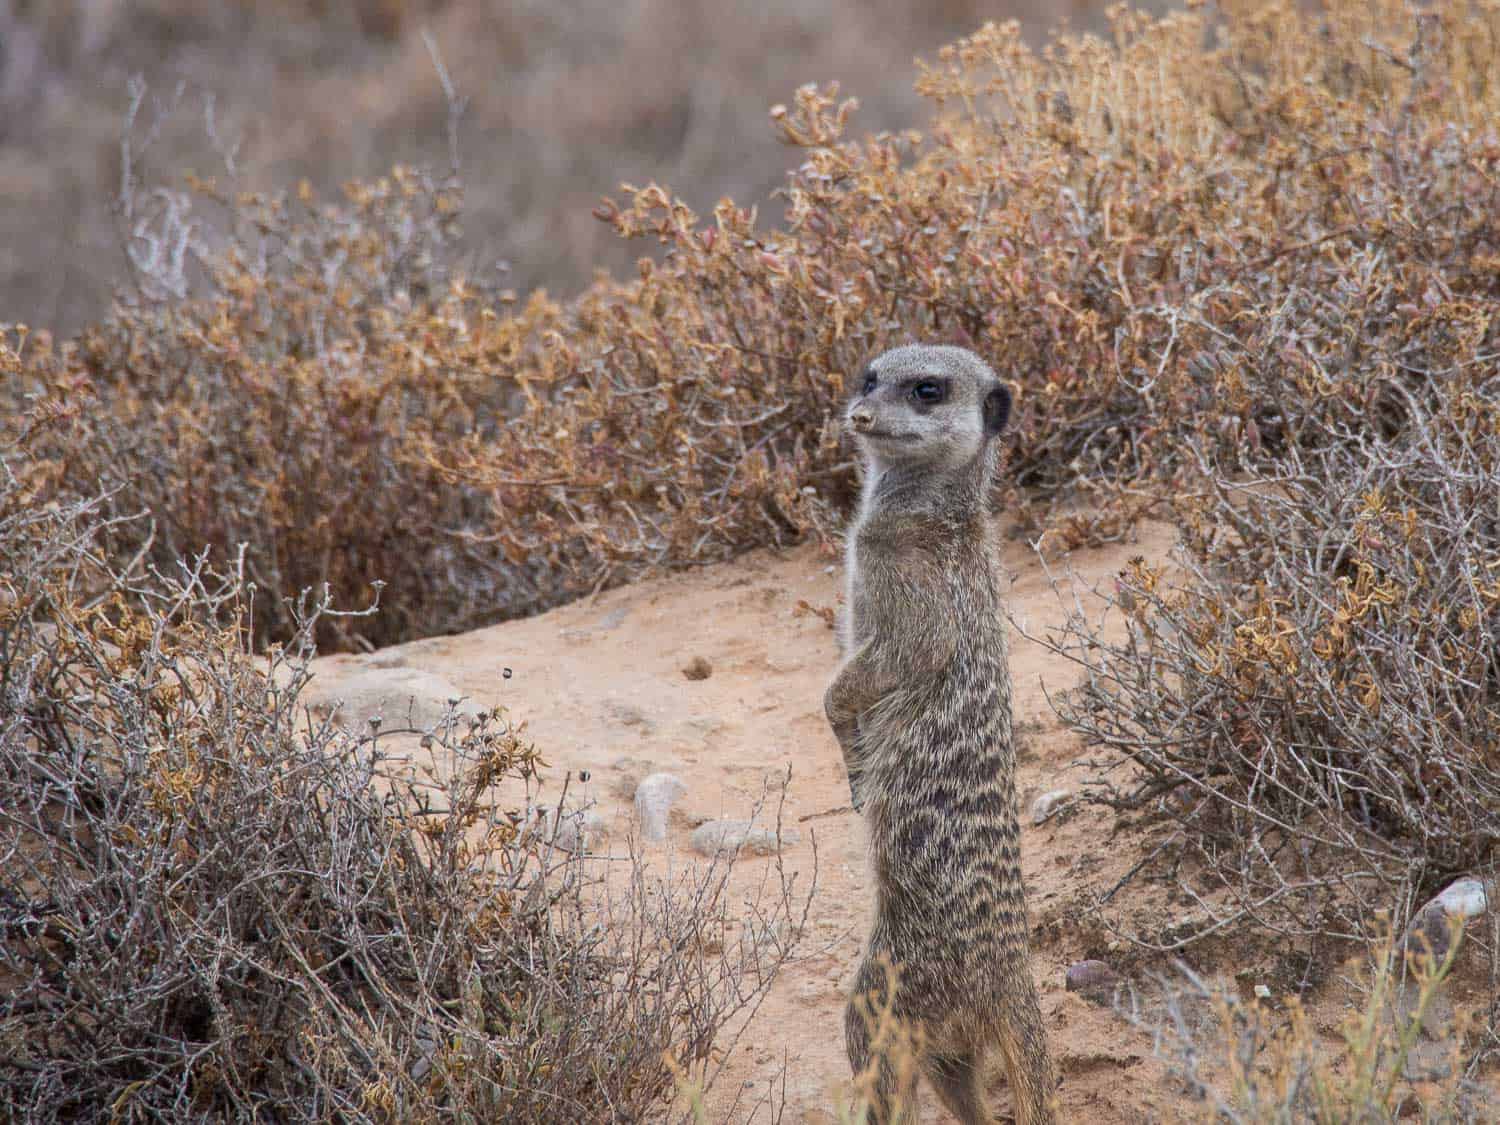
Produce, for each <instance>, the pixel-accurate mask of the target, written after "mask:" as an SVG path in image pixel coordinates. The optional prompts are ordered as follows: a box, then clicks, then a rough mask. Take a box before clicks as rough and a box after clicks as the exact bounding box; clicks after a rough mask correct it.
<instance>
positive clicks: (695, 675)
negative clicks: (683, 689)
mask: <svg viewBox="0 0 1500 1125" xmlns="http://www.w3.org/2000/svg"><path fill="white" fill-rule="evenodd" d="M682 674H683V676H685V677H686V678H687V679H689V680H706V679H708V677H710V676H712V675H713V674H714V666H713V665H712V664H710V663H709V662H708V661H707V660H705V659H704V658H703V657H701V656H695V657H693V658H692V659H691V660H689V661H688V662H687V663H686V664H684V665H683V666H682Z"/></svg>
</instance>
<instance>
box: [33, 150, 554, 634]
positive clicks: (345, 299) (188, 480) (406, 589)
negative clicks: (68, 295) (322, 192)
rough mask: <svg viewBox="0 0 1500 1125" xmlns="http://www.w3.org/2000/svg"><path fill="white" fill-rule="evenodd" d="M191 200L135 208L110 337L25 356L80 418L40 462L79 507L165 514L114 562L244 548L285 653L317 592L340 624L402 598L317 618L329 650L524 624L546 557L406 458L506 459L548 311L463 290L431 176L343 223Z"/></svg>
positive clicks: (102, 330)
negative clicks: (497, 304)
mask: <svg viewBox="0 0 1500 1125" xmlns="http://www.w3.org/2000/svg"><path fill="white" fill-rule="evenodd" d="M193 186H194V188H195V190H194V191H191V192H188V191H171V190H167V189H154V190H149V191H148V190H146V189H144V188H142V189H140V190H139V191H136V192H134V193H133V194H132V195H131V196H130V197H129V200H130V201H129V206H128V207H127V218H128V219H129V221H130V224H131V226H130V229H131V239H130V242H129V245H128V250H129V252H130V257H131V261H132V265H133V269H134V273H135V279H136V285H135V289H134V292H132V293H130V294H128V296H127V299H126V300H124V301H122V303H121V304H120V305H119V306H118V307H117V309H116V313H115V315H114V316H113V317H112V318H111V319H110V320H109V321H107V322H106V323H104V324H103V325H101V326H99V327H97V328H95V329H92V330H90V331H89V332H87V333H85V334H84V335H83V336H81V337H80V338H79V339H77V340H74V341H70V342H69V343H67V344H66V345H64V346H63V347H62V348H61V349H58V350H57V351H56V352H55V353H54V352H53V351H52V350H51V345H50V343H49V342H48V341H47V340H45V339H41V340H35V339H33V340H31V341H20V342H19V346H20V348H21V352H22V354H23V355H24V356H25V358H26V371H25V373H24V374H23V376H22V379H21V381H20V384H21V385H20V390H21V391H22V393H28V394H36V393H40V392H42V391H51V392H54V393H56V394H57V395H59V396H62V397H63V398H65V399H66V400H67V401H70V402H73V403H74V404H75V406H77V407H78V409H77V410H75V416H74V421H75V425H74V427H73V428H72V429H70V430H69V431H67V432H66V433H64V434H62V435H60V436H59V437H58V438H57V440H56V441H55V443H54V444H52V445H51V446H49V447H48V448H49V451H50V455H51V456H53V457H55V458H56V459H57V461H58V463H59V464H60V465H61V466H63V467H64V470H65V475H66V477H67V479H68V481H69V483H70V490H71V492H72V494H73V495H75V496H81V495H87V494H88V493H89V492H90V490H92V489H95V488H97V487H99V486H100V484H101V483H102V484H103V485H105V486H108V487H111V488H113V487H115V486H118V487H119V489H120V490H119V491H118V492H117V493H113V494H112V495H111V497H110V500H109V506H110V510H111V511H112V512H113V513H116V514H123V513H131V514H133V513H137V512H142V511H144V512H146V513H149V516H150V520H149V522H145V521H142V522H131V523H127V524H124V525H122V526H119V527H117V528H116V530H115V531H114V533H113V534H112V537H111V540H110V542H111V549H112V552H113V553H114V554H115V555H116V556H118V557H130V556H132V555H134V554H135V553H137V552H138V551H140V550H142V549H143V548H144V549H147V557H148V558H149V560H150V561H151V562H154V563H156V564H157V565H159V566H160V567H162V568H163V569H168V568H170V567H172V566H173V565H174V564H175V560H176V559H178V558H182V557H188V556H192V555H196V554H197V553H198V552H199V551H202V550H203V549H205V548H209V549H211V551H212V557H213V559H214V561H215V562H216V563H218V564H220V565H224V564H226V563H227V562H228V561H229V560H230V559H233V558H235V557H237V556H238V554H239V551H240V548H241V545H242V544H243V545H245V551H244V565H245V572H246V576H247V578H248V579H249V580H250V581H251V582H252V583H254V585H255V586H256V587H257V589H258V590H259V591H260V592H261V593H260V594H259V596H258V597H257V598H256V599H255V601H254V606H253V609H254V613H253V621H252V624H253V626H254V628H255V630H256V634H257V636H258V637H259V638H261V640H262V641H265V640H272V639H276V640H282V639H286V638H287V637H289V636H290V635H291V634H292V632H293V631H294V629H295V622H294V607H293V604H292V601H291V599H293V598H295V596H296V595H297V594H298V593H299V592H300V591H302V590H304V589H307V588H315V589H318V590H323V589H327V590H329V591H330V592H331V593H332V595H333V597H334V598H335V600H336V602H337V603H338V604H340V605H343V606H361V605H368V604H370V602H371V601H372V599H373V596H374V591H375V589H376V586H377V583H380V582H384V583H388V584H390V585H391V586H393V587H394V588H395V589H397V590H399V591H400V593H399V594H398V595H397V596H395V597H393V598H390V599H388V601H387V604H386V606H385V607H384V608H383V609H382V611H381V612H380V613H379V614H378V615H374V616H369V617H360V618H350V617H328V616H325V617H323V618H322V619H321V620H320V623H319V637H318V640H319V641H320V643H321V644H323V645H324V646H325V647H327V646H330V645H334V644H337V645H339V646H341V647H352V646H355V645H364V646H369V645H372V644H382V643H389V642H391V641H394V640H399V639H403V638H408V637H411V636H414V635H426V634H431V633H434V632H444V631H454V630H458V629H461V628H463V627H466V626H472V625H474V624H476V623H477V622H479V621H482V620H485V619H488V618H489V617H490V616H491V615H492V614H493V612H494V611H493V608H492V607H493V606H494V605H495V603H496V602H497V601H502V599H500V598H499V597H498V596H497V593H496V591H497V590H499V591H504V594H505V598H504V599H503V601H502V605H504V606H505V607H506V608H509V609H510V611H511V612H512V613H515V612H521V611H525V610H526V609H528V608H532V605H533V603H534V601H535V598H536V590H537V588H538V586H539V585H540V584H542V583H543V582H545V581H550V580H551V576H550V575H549V574H548V572H547V571H546V570H545V569H544V564H543V560H542V559H541V558H540V556H538V557H537V558H532V559H528V558H526V557H524V556H513V557H512V558H508V557H507V556H506V554H505V553H504V551H503V549H502V547H501V546H500V545H497V544H496V543H495V542H494V541H493V538H492V537H491V536H490V535H489V531H490V527H491V524H492V522H493V520H494V513H493V511H492V509H491V508H490V506H489V503H488V498H487V497H486V496H485V495H483V494H481V493H478V492H476V491H475V490H473V489H470V488H467V487H465V486H464V485H463V484H462V482H457V483H453V482H451V480H450V478H449V477H447V476H445V475H443V474H441V473H440V472H439V471H438V470H437V469H435V468H433V467H430V466H428V465H426V464H425V463H423V462H422V460H421V459H420V458H419V457H417V456H415V455H413V454H412V452H411V450H412V448H414V443H415V442H416V441H417V440H418V439H420V440H421V441H422V442H424V443H433V444H438V445H446V444H452V443H456V442H457V441H458V440H459V439H460V438H462V437H469V436H489V437H491V438H493V436H494V435H495V432H496V430H497V429H499V428H500V427H501V426H502V425H503V422H504V417H505V414H506V413H507V412H508V411H509V410H510V409H511V406H510V397H511V396H513V395H514V394H515V393H516V392H515V384H514V383H513V382H510V381H508V380H507V379H506V378H505V375H506V373H507V372H508V371H510V370H512V369H513V368H514V367H520V366H522V365H525V366H527V367H530V368H532V369H535V368H536V367H537V366H540V365H541V364H542V363H544V362H545V357H542V358H540V359H539V358H538V353H539V352H540V345H539V339H540V337H541V335H542V334H543V332H544V331H547V330H550V329H551V328H553V326H554V324H555V322H556V320H557V317H558V313H557V311H556V309H555V308H554V307H553V306H552V305H550V304H549V303H548V302H547V300H546V298H545V295H540V294H539V295H537V296H536V297H535V298H534V299H533V300H532V301H531V302H529V303H528V304H527V305H526V307H525V308H524V309H523V310H520V311H519V312H517V313H516V314H515V315H513V316H507V317H505V318H504V319H500V318H497V317H496V316H495V314H493V313H492V312H489V311H488V310H486V309H481V308H480V307H479V305H478V302H477V299H476V297H475V296H474V295H473V294H471V293H470V292H469V291H468V290H467V289H466V288H465V287H464V286H463V285H462V283H460V282H457V281H454V280H451V279H450V278H449V276H448V269H447V267H448V258H449V256H450V254H451V246H452V241H453V238H454V228H453V223H454V220H455V217H456V214H457V211H458V207H459V198H458V194H457V189H456V188H455V187H452V186H451V185H442V184H437V183H434V182H433V181H432V179H431V178H429V177H427V176H426V175H424V174H421V173H419V172H416V171H409V170H406V169H399V168H398V169H396V170H395V172H394V173H393V174H392V175H391V176H390V177H389V178H387V179H383V180H380V181H378V182H376V183H373V184H367V185H366V184H355V185H350V186H349V187H348V188H347V189H346V192H345V195H344V198H343V199H341V200H339V201H336V202H331V203H324V202H320V201H319V200H317V199H316V198H315V197H314V196H313V195H312V194H311V192H310V191H309V190H307V189H305V188H304V189H303V190H302V191H301V192H299V193H294V194H291V195H286V196H279V197H274V198H264V197H258V196H253V195H248V196H237V195H235V194H234V193H233V192H231V191H226V190H224V189H221V188H219V187H218V186H216V185H215V184H213V183H210V182H195V183H194V185H193ZM190 294H192V296H191V297H190V296H189V295H190ZM470 321H472V322H473V324H474V325H475V326H476V328H478V329H479V330H480V335H479V336H478V338H475V337H474V336H473V334H472V333H471V332H470V331H469V327H468V325H469V322H470ZM27 376H30V378H28V377H27ZM554 584H555V583H554Z"/></svg>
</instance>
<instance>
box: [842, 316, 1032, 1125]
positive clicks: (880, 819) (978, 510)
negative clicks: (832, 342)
mask: <svg viewBox="0 0 1500 1125" xmlns="http://www.w3.org/2000/svg"><path fill="white" fill-rule="evenodd" d="M1010 405H1011V402H1010V392H1009V391H1008V390H1007V389H1006V387H1005V385H1004V384H1003V383H1002V382H1001V381H1000V380H999V379H998V378H996V376H995V374H994V372H993V371H991V370H990V368H989V367H988V366H987V365H986V364H985V363H984V361H983V360H981V359H980V358H979V357H978V356H976V355H974V354H973V353H972V352H969V351H967V350H965V349H963V348H954V347H932V346H923V345H913V346H909V347H902V348H896V349H894V350H892V351H888V352H886V353H885V354H883V355H881V356H879V357H878V358H876V359H875V360H874V361H873V362H872V363H870V365H869V366H868V367H866V368H865V370H864V371H863V372H862V373H861V374H860V375H859V377H858V381H857V383H856V385H855V386H854V387H853V388H852V394H851V396H850V400H849V405H848V408H847V410H846V412H845V421H846V424H847V427H848V429H849V431H850V432H851V433H852V434H853V436H854V439H855V441H856V443H857V444H858V446H859V447H860V449H861V452H862V453H863V455H864V462H865V471H864V484H863V491H862V495H861V499H860V505H859V509H858V513H857V515H856V517H855V520H854V523H853V526H852V527H851V529H850V532H849V535H848V546H847V559H846V562H847V581H848V589H847V598H846V612H845V616H844V620H843V623H842V628H843V633H844V635H843V637H842V640H843V643H844V659H843V663H842V664H841V666H840V667H839V670H838V674H837V675H836V676H835V678H834V680H833V683H832V684H831V685H830V687H829V688H828V691H827V695H826V696H825V699H824V705H825V709H826V711H827V714H828V721H829V723H830V724H831V725H832V727H833V730H834V733H835V735H836V736H837V738H838V741H839V744H840V746H841V747H842V749H843V753H844V762H845V765H846V768H847V769H848V773H849V785H850V792H851V796H852V799H853V803H854V807H855V808H856V809H857V810H859V811H860V812H861V813H862V814H863V816H864V818H865V821H866V824H867V827H868V835H869V841H870V852H871V859H872V862H873V868H874V875H875V887H876V908H875V921H874V926H873V928H872V931H871V933H870V938H869V942H868V946H867V949H866V954H865V960H864V963H863V964H862V965H861V967H860V971H859V974H858V977H857V979H856V983H855V987H854V994H853V996H852V997H851V999H850V1002H849V1007H848V1010H847V1012H846V1014H845V1033H846V1037H847V1043H848V1050H849V1061H850V1064H851V1066H852V1067H853V1068H854V1072H855V1074H856V1075H859V1074H862V1073H864V1072H865V1071H866V1068H867V1067H869V1066H871V1065H872V1062H873V1063H874V1065H875V1066H876V1068H877V1069H876V1071H875V1072H874V1073H875V1076H876V1077H875V1089H874V1096H873V1098H872V1102H871V1105H870V1108H869V1115H870V1120H871V1121H872V1122H880V1123H882V1125H884V1123H886V1122H890V1121H893V1120H897V1119H898V1114H899V1120H901V1121H903V1122H910V1123H913V1125H914V1123H915V1121H916V1075H915V1072H914V1070H913V1068H910V1067H908V1068H907V1071H908V1073H907V1074H906V1075H902V1074H899V1073H898V1068H897V1067H896V1066H895V1065H894V1064H893V1063H892V1062H891V1060H889V1059H880V1058H876V1059H873V1060H872V1038H871V1035H872V1030H871V1026H870V1023H871V1020H870V998H872V997H874V998H879V997H881V996H883V995H884V990H885V988H886V985H887V981H888V979H889V978H888V969H887V968H886V963H887V962H888V963H889V964H890V966H893V967H894V970H895V973H896V981H897V985H896V991H895V995H894V996H893V997H889V996H887V997H885V999H886V1002H887V1003H888V1004H889V1005H890V1012H891V1015H892V1016H893V1017H894V1019H895V1020H896V1021H897V1024H898V1025H899V1026H900V1027H901V1028H902V1029H903V1031H905V1032H907V1033H908V1034H911V1035H912V1036H913V1037H914V1042H915V1043H916V1044H917V1046H916V1048H915V1050H916V1061H917V1063H918V1064H919V1069H920V1071H921V1073H923V1074H925V1075H926V1077H927V1079H928V1080H929V1081H930V1082H931V1083H932V1085H933V1086H934V1087H935V1088H936V1090H937V1093H938V1095H939V1097H941V1099H942V1100H943V1102H944V1104H945V1105H947V1107H948V1109H949V1110H950V1111H951V1112H952V1113H953V1114H954V1115H955V1116H956V1117H957V1118H958V1119H959V1120H960V1121H962V1122H965V1123H970V1122H992V1121H994V1120H995V1118H994V1116H993V1115H992V1114H991V1112H990V1111H989V1110H988V1109H987V1107H986V1105H985V1101H984V1088H983V1087H984V1083H983V1074H984V1071H985V1066H986V1056H987V1055H989V1054H990V1052H991V1049H992V1048H998V1050H999V1053H1000V1056H1001V1058H1002V1059H1003V1061H1004V1064H1005V1069H1006V1071H1007V1073H1008V1076H1009V1080H1010V1089H1011V1093H1012V1095H1013V1097H1014V1099H1015V1106H1016V1117H1017V1120H1018V1121H1019V1122H1020V1123H1021V1125H1038V1123H1044V1122H1052V1121H1054V1120H1055V1112H1056V1110H1055V1085H1056V1083H1055V1079H1054V1075H1053V1069H1052V1060H1051V1056H1050V1055H1049V1054H1048V1051H1047V1042H1046V1033H1045V1030H1044V1028H1043V1026H1042V1015H1041V1008H1040V1006H1039V1005H1038V1003H1037V994H1036V988H1035V985H1034V983H1033V981H1032V978H1031V966H1030V962H1029V959H1028V938H1027V924H1026V903H1025V891H1024V888H1023V887H1022V884H1021V863H1020V823H1019V818H1018V815H1017V807H1016V782H1015V744H1014V741H1013V735H1012V730H1011V697H1010V670H1009V662H1008V659H1007V656H1006V640H1005V629H1004V625H1003V619H1002V617H1001V598H1000V575H999V570H998V565H997V561H996V554H997V544H996V541H995V534H994V529H993V520H992V514H991V506H990V489H991V484H992V481H993V479H994V476H995V472H996V469H997V465H998V455H999V444H1000V443H999V441H998V438H999V435H1000V433H1001V431H1002V430H1003V429H1004V428H1005V423H1006V421H1007V419H1008V418H1009V415H1010ZM991 1057H992V1056H991Z"/></svg>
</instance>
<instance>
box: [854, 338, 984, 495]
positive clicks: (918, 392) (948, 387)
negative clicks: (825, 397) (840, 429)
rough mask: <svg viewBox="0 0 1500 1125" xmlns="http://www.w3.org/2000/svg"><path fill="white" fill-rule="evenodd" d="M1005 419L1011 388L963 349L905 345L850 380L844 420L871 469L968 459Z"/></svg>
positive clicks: (945, 464) (952, 464)
mask: <svg viewBox="0 0 1500 1125" xmlns="http://www.w3.org/2000/svg"><path fill="white" fill-rule="evenodd" d="M1009 417H1010V391H1009V390H1008V389H1007V388H1006V386H1005V384H1004V383H1002V382H1001V381H1000V380H999V379H998V378H997V377H996V376H995V373H994V372H993V371H991V370H990V368H989V365H988V364H986V363H985V362H984V360H982V359H980V358H979V357H978V356H977V355H975V354H974V353H973V352H971V351H968V350H966V349H964V348H953V347H936V346H930V345H925V344H910V345H908V346H906V347H902V348H893V349H892V350H891V351H888V352H885V353H884V354H883V355H880V356H877V357H876V358H875V359H873V360H871V361H870V363H869V364H867V365H866V366H865V369H864V370H863V371H861V372H860V373H859V375H858V377H857V378H856V381H855V384H854V387H853V393H852V395H851V396H850V399H849V407H848V409H847V410H846V411H845V414H844V419H845V421H846V422H847V424H848V427H849V431H850V432H851V433H852V434H853V435H854V437H855V440H856V441H857V442H858V443H859V445H860V447H861V448H862V449H863V450H864V452H865V455H866V456H867V457H868V458H869V459H870V461H871V462H872V463H873V466H874V468H875V469H877V470H882V471H883V470H884V469H887V468H890V467H892V466H895V465H932V466H934V467H943V468H957V467H959V466H962V465H967V464H970V463H971V462H973V461H974V459H975V458H977V457H978V456H979V455H980V454H981V453H983V452H984V451H985V449H986V447H987V446H988V445H989V443H990V441H991V439H993V438H995V437H996V436H998V435H999V433H1000V431H1001V430H1003V429H1004V428H1005V422H1006V420H1007V419H1008V418H1009Z"/></svg>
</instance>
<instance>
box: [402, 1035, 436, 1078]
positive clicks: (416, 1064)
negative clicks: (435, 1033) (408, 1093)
mask: <svg viewBox="0 0 1500 1125" xmlns="http://www.w3.org/2000/svg"><path fill="white" fill-rule="evenodd" d="M415 1045H416V1049H417V1057H416V1058H414V1059H412V1061H411V1066H410V1067H408V1068H407V1073H408V1074H410V1075H411V1078H412V1081H413V1082H421V1081H423V1080H425V1079H426V1077H427V1076H428V1075H429V1074H431V1073H432V1060H433V1058H434V1057H435V1056H436V1055H437V1040H436V1039H434V1038H433V1037H432V1036H430V1035H418V1036H417V1038H416V1044H415Z"/></svg>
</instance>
